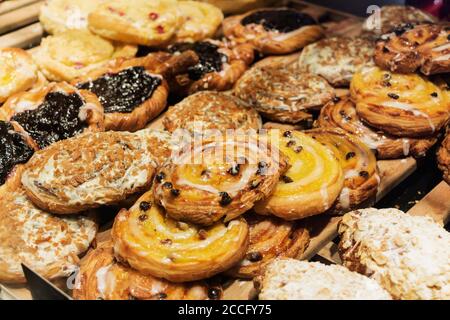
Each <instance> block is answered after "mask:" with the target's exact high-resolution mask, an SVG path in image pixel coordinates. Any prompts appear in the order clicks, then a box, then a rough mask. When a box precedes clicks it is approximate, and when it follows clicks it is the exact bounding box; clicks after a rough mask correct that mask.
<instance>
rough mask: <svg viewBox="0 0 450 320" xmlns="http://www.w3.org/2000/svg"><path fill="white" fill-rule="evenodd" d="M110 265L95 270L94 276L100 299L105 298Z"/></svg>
mask: <svg viewBox="0 0 450 320" xmlns="http://www.w3.org/2000/svg"><path fill="white" fill-rule="evenodd" d="M111 267H112V264H110V265H107V266H105V267H102V268H100V269H98V270H97V272H96V273H95V276H96V277H97V290H98V292H99V293H100V295H101V297H102V298H104V297H105V293H106V288H107V285H108V283H107V282H108V272H109V269H111Z"/></svg>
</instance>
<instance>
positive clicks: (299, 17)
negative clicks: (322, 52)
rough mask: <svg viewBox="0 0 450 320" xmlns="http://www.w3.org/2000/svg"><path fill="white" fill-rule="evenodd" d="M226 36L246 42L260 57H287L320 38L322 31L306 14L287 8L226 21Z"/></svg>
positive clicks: (234, 17)
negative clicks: (263, 55)
mask: <svg viewBox="0 0 450 320" xmlns="http://www.w3.org/2000/svg"><path fill="white" fill-rule="evenodd" d="M223 32H224V34H225V36H226V37H227V38H228V39H230V40H233V41H236V42H238V43H249V44H251V45H252V46H254V48H255V49H256V50H258V51H260V52H261V53H263V54H288V53H292V52H295V51H297V50H299V49H301V48H303V47H304V46H306V45H308V44H310V43H313V42H315V41H317V40H318V39H320V38H322V36H323V30H322V28H321V27H320V26H319V25H318V24H317V22H316V21H315V20H314V19H313V18H312V17H310V16H309V15H307V14H305V13H301V12H298V11H296V10H294V9H289V8H265V9H257V10H254V11H250V12H247V13H245V14H243V15H237V16H232V17H229V18H226V19H225V20H224V22H223Z"/></svg>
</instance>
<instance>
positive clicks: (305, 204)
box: [254, 129, 344, 220]
mask: <svg viewBox="0 0 450 320" xmlns="http://www.w3.org/2000/svg"><path fill="white" fill-rule="evenodd" d="M268 135H269V136H276V137H278V138H279V148H280V150H281V152H282V153H284V154H285V155H286V156H287V157H288V163H289V165H290V168H289V170H288V171H287V172H285V173H284V174H283V175H281V176H280V179H279V181H277V182H278V183H277V186H276V188H275V191H274V192H273V194H272V195H271V196H270V197H269V198H267V199H265V200H263V201H260V202H258V203H256V205H255V208H254V210H255V212H256V213H259V214H273V215H275V216H278V217H280V218H282V219H285V220H296V219H302V218H306V217H309V216H313V215H317V214H320V213H323V212H325V211H327V210H328V209H330V208H331V206H332V205H333V203H334V201H335V200H336V199H337V198H338V196H339V194H340V193H341V190H342V188H343V186H344V173H343V170H342V167H341V164H340V163H339V160H338V159H337V158H336V156H335V155H334V153H333V152H332V151H331V150H330V149H328V148H327V147H325V146H323V145H322V144H321V143H320V142H318V141H316V140H314V139H313V138H311V137H309V136H307V135H306V134H304V133H302V132H300V131H294V130H292V131H289V130H288V131H281V130H278V129H272V130H269V132H268Z"/></svg>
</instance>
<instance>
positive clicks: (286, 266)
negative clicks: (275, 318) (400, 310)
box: [256, 259, 392, 300]
mask: <svg viewBox="0 0 450 320" xmlns="http://www.w3.org/2000/svg"><path fill="white" fill-rule="evenodd" d="M256 284H257V286H259V287H260V291H261V292H260V293H259V299H260V300H391V299H392V298H391V297H390V295H389V293H388V292H387V291H386V290H384V289H383V288H382V287H381V286H380V285H379V284H378V283H377V282H376V281H374V280H372V279H370V278H367V277H364V276H362V275H360V274H357V273H356V272H351V271H349V270H347V269H346V268H344V267H342V266H339V265H325V264H321V263H319V262H306V261H298V260H294V259H277V260H275V261H274V262H272V263H271V264H269V266H268V267H267V269H266V271H265V273H264V275H263V276H262V277H260V279H258V281H257V282H256Z"/></svg>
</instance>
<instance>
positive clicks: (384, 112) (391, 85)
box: [350, 67, 450, 138]
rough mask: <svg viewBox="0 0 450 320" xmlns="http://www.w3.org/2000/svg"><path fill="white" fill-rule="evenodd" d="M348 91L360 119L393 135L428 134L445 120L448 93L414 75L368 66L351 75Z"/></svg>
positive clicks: (446, 116) (448, 102)
mask: <svg viewBox="0 0 450 320" xmlns="http://www.w3.org/2000/svg"><path fill="white" fill-rule="evenodd" d="M350 93H351V97H352V100H353V101H354V102H355V103H356V111H357V113H358V115H359V116H360V117H361V119H362V120H363V121H365V122H367V123H368V124H369V125H371V126H373V127H375V128H377V129H380V130H382V131H384V132H387V133H389V134H392V135H395V136H400V137H412V138H414V137H416V138H422V137H426V136H432V135H435V134H437V133H438V131H439V130H440V129H441V128H442V127H443V126H444V125H445V124H446V123H447V122H448V119H449V110H450V92H449V91H448V90H445V89H441V88H440V87H439V85H437V84H434V83H433V82H431V81H430V80H428V79H426V78H424V77H422V76H420V75H417V74H398V73H392V72H389V71H383V70H381V69H379V68H378V67H373V68H368V69H366V70H362V71H360V72H357V73H356V74H355V75H354V76H353V80H352V83H351V85H350Z"/></svg>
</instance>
